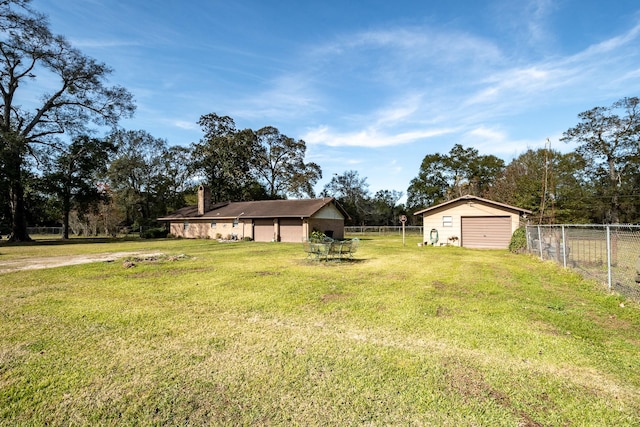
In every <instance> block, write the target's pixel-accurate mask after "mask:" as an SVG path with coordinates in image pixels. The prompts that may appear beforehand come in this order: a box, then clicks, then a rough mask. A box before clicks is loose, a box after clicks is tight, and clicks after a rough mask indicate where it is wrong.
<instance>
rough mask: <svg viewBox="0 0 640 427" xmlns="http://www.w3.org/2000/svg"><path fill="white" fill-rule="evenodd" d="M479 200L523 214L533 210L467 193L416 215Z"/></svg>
mask: <svg viewBox="0 0 640 427" xmlns="http://www.w3.org/2000/svg"><path fill="white" fill-rule="evenodd" d="M461 201H462V202H473V201H476V202H479V203H486V204H488V205H493V206H496V207H500V208H503V209H505V210H510V211H516V212H520V213H521V214H523V213H526V214H530V213H531V211H530V210H528V209H522V208H518V207H516V206H511V205H507V204H504V203H498V202H494V201H493V200H489V199H483V198H482V197H478V196H471V195H466V196H462V197H458V198H457V199H453V200H449V201H446V202H444V203H440V204H439V205H435V206H431V207H429V208H427V209H423V210H421V211H418V212H415V213H414V215H424V214H425V213H427V212H429V211H435V210H436V209H441V208H443V207H446V206H448V205H453V204H456V203H459V202H461Z"/></svg>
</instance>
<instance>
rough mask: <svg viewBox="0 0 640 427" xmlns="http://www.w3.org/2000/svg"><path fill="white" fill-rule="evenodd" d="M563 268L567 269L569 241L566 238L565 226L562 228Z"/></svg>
mask: <svg viewBox="0 0 640 427" xmlns="http://www.w3.org/2000/svg"><path fill="white" fill-rule="evenodd" d="M562 266H563V267H564V268H567V241H566V240H565V236H564V225H563V226H562Z"/></svg>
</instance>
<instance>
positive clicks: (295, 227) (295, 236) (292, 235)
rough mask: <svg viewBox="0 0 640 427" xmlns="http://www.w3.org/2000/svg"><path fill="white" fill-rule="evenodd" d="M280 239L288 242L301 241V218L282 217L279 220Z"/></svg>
mask: <svg viewBox="0 0 640 427" xmlns="http://www.w3.org/2000/svg"><path fill="white" fill-rule="evenodd" d="M280 241H281V242H289V243H300V242H302V220H301V219H293V218H282V219H281V220H280Z"/></svg>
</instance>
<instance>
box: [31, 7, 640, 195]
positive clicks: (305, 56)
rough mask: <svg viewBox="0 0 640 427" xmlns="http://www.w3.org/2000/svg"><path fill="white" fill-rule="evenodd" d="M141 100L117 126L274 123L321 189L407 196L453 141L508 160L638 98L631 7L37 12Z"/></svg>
mask: <svg viewBox="0 0 640 427" xmlns="http://www.w3.org/2000/svg"><path fill="white" fill-rule="evenodd" d="M32 5H33V7H35V8H36V9H37V10H39V11H41V12H43V13H45V14H47V15H48V16H49V20H50V22H51V26H52V29H53V31H54V32H56V33H59V34H63V35H65V36H66V37H67V38H68V39H69V40H70V41H71V42H72V43H73V44H74V45H75V46H76V47H78V48H80V49H81V50H82V51H83V52H84V53H86V54H88V55H90V56H92V57H94V58H96V59H97V60H99V61H102V62H105V63H106V64H108V65H109V66H111V67H113V68H114V73H113V74H112V75H111V78H110V83H112V84H119V85H123V86H125V87H126V88H127V89H129V91H131V92H132V93H133V94H134V97H135V100H136V104H137V107H138V108H137V112H136V114H135V117H134V118H133V119H131V120H125V121H123V122H122V123H121V124H122V126H123V127H124V128H126V129H131V130H138V129H142V130H145V131H147V132H149V133H150V134H152V135H153V136H155V137H158V138H163V139H166V140H167V141H168V142H169V144H171V145H188V144H190V143H192V142H197V141H198V140H200V138H201V137H202V132H201V130H200V128H199V127H198V125H197V121H198V119H199V117H200V116H201V115H203V114H208V113H212V112H215V113H217V114H219V115H228V116H231V117H233V118H234V120H235V122H236V125H237V127H238V128H240V129H243V128H252V129H256V130H257V129H259V128H261V127H263V126H267V125H270V126H275V127H277V128H278V129H279V130H280V132H281V133H283V134H286V135H288V136H290V137H293V138H296V139H303V140H304V141H306V143H307V157H306V158H307V161H313V162H316V163H318V164H319V165H320V166H321V167H322V170H323V175H324V178H323V180H322V181H321V182H320V183H319V184H318V186H317V190H318V191H320V190H321V189H322V188H323V186H324V185H325V184H326V183H327V182H328V181H329V180H330V179H331V177H332V176H333V174H342V173H343V172H345V171H347V170H356V171H358V173H359V175H360V177H361V178H366V179H367V183H368V184H369V190H370V191H371V193H372V194H373V193H375V192H376V191H378V190H383V189H386V190H398V191H402V192H405V193H406V189H407V187H408V186H409V182H410V181H411V179H412V178H414V177H416V176H417V175H418V171H419V168H420V163H421V161H422V159H423V158H424V156H425V155H427V154H433V153H442V154H446V153H448V152H449V150H450V149H451V147H452V146H453V145H454V144H462V145H463V146H464V147H473V148H476V149H477V150H478V151H479V152H480V154H482V155H488V154H493V155H496V156H498V157H501V158H503V159H504V160H505V161H506V162H507V163H508V162H509V161H510V160H511V159H512V158H513V157H515V156H517V155H519V154H521V153H523V152H524V151H526V150H527V149H528V148H533V149H535V148H542V147H544V146H545V141H546V139H547V138H549V139H550V141H551V146H552V148H555V149H559V150H561V151H568V150H570V149H572V147H570V146H567V145H566V144H564V143H562V142H560V141H559V138H560V137H561V135H562V132H564V131H565V130H567V129H568V128H570V127H572V126H574V125H576V124H577V123H578V118H577V115H578V113H580V112H582V111H585V110H588V109H591V108H593V107H596V106H609V105H611V104H612V103H613V102H615V101H616V100H618V99H620V98H622V97H624V96H640V3H638V2H637V1H636V0H611V1H608V2H604V1H602V0H494V1H492V0H489V1H480V0H450V1H435V0H430V1H428V0H422V1H420V0H416V1H403V0H397V1H395V2H390V1H388V0H386V1H378V0H360V1H357V2H356V1H353V2H352V1H346V0H343V1H338V0H326V1H305V0H233V1H229V0H225V1H218V0H208V1H207V0H188V1H179V0H171V1H169V0H154V1H147V0H138V1H136V0H32Z"/></svg>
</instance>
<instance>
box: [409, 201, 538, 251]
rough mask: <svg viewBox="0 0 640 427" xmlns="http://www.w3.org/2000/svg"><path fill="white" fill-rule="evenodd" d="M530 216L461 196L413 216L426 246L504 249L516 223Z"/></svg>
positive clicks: (517, 209)
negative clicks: (418, 219) (420, 220)
mask: <svg viewBox="0 0 640 427" xmlns="http://www.w3.org/2000/svg"><path fill="white" fill-rule="evenodd" d="M530 213H531V211H529V210H527V209H522V208H518V207H515V206H509V205H505V204H503V203H498V202H494V201H491V200H487V199H483V198H481V197H476V196H463V197H460V198H457V199H454V200H450V201H448V202H445V203H441V204H439V205H436V206H432V207H430V208H427V209H424V210H421V211H419V212H416V213H415V214H414V215H422V218H423V225H424V243H425V244H426V245H435V246H442V245H455V246H464V247H465V248H481V249H506V248H508V247H509V242H510V241H511V235H512V234H513V232H514V231H515V230H516V229H517V228H518V227H519V226H520V221H521V220H523V219H524V218H526V215H527V214H530Z"/></svg>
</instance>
